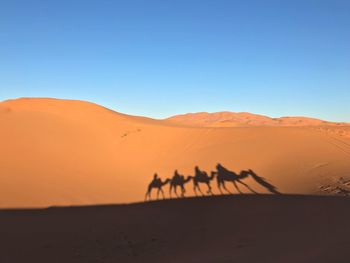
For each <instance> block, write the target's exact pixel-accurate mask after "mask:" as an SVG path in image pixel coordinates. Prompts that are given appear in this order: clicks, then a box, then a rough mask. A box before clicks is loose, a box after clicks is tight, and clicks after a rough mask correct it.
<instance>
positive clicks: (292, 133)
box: [0, 99, 350, 208]
mask: <svg viewBox="0 0 350 263" xmlns="http://www.w3.org/2000/svg"><path fill="white" fill-rule="evenodd" d="M200 115H203V114H200ZM219 115H220V116H221V115H222V116H221V117H220V118H219V117H213V116H212V115H210V114H209V115H208V114H204V118H202V117H198V116H194V117H193V116H192V115H189V116H190V117H191V116H192V117H191V118H192V119H191V118H189V119H190V121H174V120H175V119H178V117H177V118H175V117H174V118H171V119H167V120H154V119H150V118H145V117H135V116H129V115H125V114H120V113H117V112H114V111H111V110H109V109H106V108H104V107H101V106H98V105H96V104H93V103H88V102H82V101H71V100H56V99H18V100H9V101H4V102H2V103H0V127H1V129H0V145H1V148H0V176H1V183H0V207H3V208H4V207H45V206H51V205H84V204H103V203H125V202H133V201H141V200H143V199H144V195H145V191H146V187H147V185H148V183H149V182H150V180H151V179H152V177H153V174H154V173H155V172H157V173H158V174H159V176H160V177H162V178H168V177H171V176H172V175H173V172H174V170H175V169H178V170H179V172H180V173H181V174H184V175H185V176H187V175H193V173H194V166H195V165H198V166H199V167H200V168H201V169H202V170H206V171H207V172H208V173H209V172H210V171H212V170H214V169H215V166H216V164H217V163H219V162H220V163H221V164H222V165H223V166H224V167H226V168H227V169H229V170H233V171H236V172H239V171H241V170H243V169H252V170H254V171H255V173H256V174H257V175H259V176H260V177H263V178H265V180H266V181H267V182H269V183H270V184H272V185H274V186H275V187H277V189H278V190H279V191H280V192H282V193H300V194H311V193H338V192H341V193H347V192H346V189H345V190H344V192H342V191H340V190H339V187H340V188H341V187H344V188H346V187H347V185H346V184H345V183H344V184H342V185H340V186H339V181H342V180H344V181H345V182H346V180H347V179H349V177H350V138H349V135H350V127H349V126H346V125H345V124H335V123H325V122H323V121H319V120H313V119H306V118H298V119H294V118H281V119H277V120H273V119H270V118H268V117H264V116H256V115H252V114H246V113H245V114H239V117H235V118H233V119H230V118H231V117H225V116H226V115H227V116H231V115H232V114H231V113H225V114H224V113H222V114H219ZM214 116H215V115H214ZM181 118H182V119H188V117H184V118H183V117H181ZM208 118H209V119H208ZM211 118H212V119H211ZM240 118H241V119H243V120H240ZM203 121H204V123H209V124H208V125H207V124H205V125H204V124H203ZM231 122H232V123H235V124H234V125H233V124H232V125H231ZM275 122H277V123H282V125H272V124H271V123H275ZM220 123H229V125H219V124H220ZM244 123H245V124H244ZM247 123H249V125H246V124H247ZM258 123H259V124H258ZM287 123H289V125H287ZM188 124H191V125H190V126H189V125H188ZM243 124H244V125H243ZM301 124H303V125H301ZM203 126H214V127H203ZM219 126H240V127H223V128H222V127H219ZM243 126H244V127H243ZM244 182H245V183H247V184H248V185H249V186H250V187H251V188H253V189H254V190H255V191H257V192H261V193H266V192H267V190H266V189H265V188H264V187H262V186H261V185H260V184H258V183H257V182H256V181H254V180H252V178H248V179H246V180H244ZM211 184H212V185H213V191H214V193H216V194H218V193H219V192H218V189H217V188H216V182H215V181H212V182H211ZM227 187H228V188H229V190H230V191H232V192H236V190H234V188H233V185H232V184H227ZM201 188H202V189H203V190H206V187H205V185H201ZM240 188H241V189H242V191H244V192H249V190H247V189H246V188H245V187H244V186H243V187H242V186H240ZM186 189H187V195H192V194H193V192H192V182H189V183H188V184H187V185H186ZM325 189H327V190H325ZM330 189H331V190H330ZM164 190H165V192H166V194H167V196H168V193H167V192H168V186H166V187H164Z"/></svg>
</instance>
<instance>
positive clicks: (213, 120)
mask: <svg viewBox="0 0 350 263" xmlns="http://www.w3.org/2000/svg"><path fill="white" fill-rule="evenodd" d="M167 121H169V122H172V123H177V124H182V125H188V126H201V127H237V126H239V127H242V126H243V127H246V126H248V127H249V126H298V127H300V126H302V127H303V126H349V123H341V122H329V121H323V120H319V119H315V118H307V117H280V118H270V117H267V116H263V115H258V114H252V113H248V112H227V111H223V112H214V113H208V112H199V113H187V114H182V115H175V116H172V117H169V118H167Z"/></svg>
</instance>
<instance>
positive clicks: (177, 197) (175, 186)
mask: <svg viewBox="0 0 350 263" xmlns="http://www.w3.org/2000/svg"><path fill="white" fill-rule="evenodd" d="M174 188H175V195H176V197H177V198H179V195H178V194H177V185H175V187H174Z"/></svg>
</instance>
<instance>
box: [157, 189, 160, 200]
mask: <svg viewBox="0 0 350 263" xmlns="http://www.w3.org/2000/svg"><path fill="white" fill-rule="evenodd" d="M159 192H160V188H158V191H157V200H158V199H159Z"/></svg>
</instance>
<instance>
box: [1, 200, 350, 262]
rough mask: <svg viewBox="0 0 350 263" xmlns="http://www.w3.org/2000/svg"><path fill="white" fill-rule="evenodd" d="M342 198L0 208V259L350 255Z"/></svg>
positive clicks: (348, 204)
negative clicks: (24, 208)
mask: <svg viewBox="0 0 350 263" xmlns="http://www.w3.org/2000/svg"><path fill="white" fill-rule="evenodd" d="M349 208H350V198H344V197H322V196H292V195H283V196H272V195H259V196H253V195H244V196H217V197H210V198H209V197H208V198H189V199H179V200H166V201H159V202H148V203H138V204H130V205H108V206H91V207H67V208H49V209H38V210H2V211H1V212H0V249H1V253H0V262H1V263H20V262H26V263H29V262H35V263H39V262H45V263H48V262H52V263H53V262H60V263H69V262H84V263H87V262H123V263H124V262H155V263H156V262H162V263H163V262H169V263H170V262H198V263H205V262H211V263H221V262H222V263H224V262H240V263H241V262H268V263H270V262H283V263H287V262H293V263H294V262H298V263H299V262H307V263H311V262H317V263H321V262H332V263H335V262H336V263H341V262H344V263H348V262H350V209H349Z"/></svg>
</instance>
